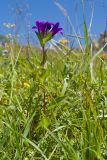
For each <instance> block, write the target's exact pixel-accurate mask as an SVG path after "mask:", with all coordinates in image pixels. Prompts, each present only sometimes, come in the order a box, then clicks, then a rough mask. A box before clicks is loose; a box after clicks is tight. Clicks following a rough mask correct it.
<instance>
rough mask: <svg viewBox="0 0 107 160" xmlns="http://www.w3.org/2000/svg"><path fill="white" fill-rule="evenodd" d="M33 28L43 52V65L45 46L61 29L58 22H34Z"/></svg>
mask: <svg viewBox="0 0 107 160" xmlns="http://www.w3.org/2000/svg"><path fill="white" fill-rule="evenodd" d="M35 24H36V25H35V26H33V27H32V29H35V30H36V31H35V33H36V35H37V37H38V39H39V41H40V44H41V47H42V52H43V62H42V64H43V65H44V63H45V59H46V51H45V44H46V42H48V41H49V40H51V39H52V38H53V37H54V36H55V35H56V34H57V33H59V32H60V31H61V30H62V28H60V27H59V24H60V23H59V22H57V23H55V24H54V23H52V22H48V21H36V22H35Z"/></svg>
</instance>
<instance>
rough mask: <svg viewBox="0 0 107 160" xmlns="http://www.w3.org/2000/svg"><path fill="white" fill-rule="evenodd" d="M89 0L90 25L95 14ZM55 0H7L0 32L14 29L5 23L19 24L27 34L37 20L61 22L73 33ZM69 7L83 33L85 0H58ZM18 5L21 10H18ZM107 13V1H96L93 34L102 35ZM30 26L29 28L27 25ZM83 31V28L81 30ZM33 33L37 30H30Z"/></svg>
mask: <svg viewBox="0 0 107 160" xmlns="http://www.w3.org/2000/svg"><path fill="white" fill-rule="evenodd" d="M84 1H85V17H86V20H87V24H88V25H89V23H90V17H91V13H92V8H91V5H92V1H93V0H84ZM54 2H55V0H3V1H2V2H1V4H0V26H1V27H0V34H7V33H9V32H12V30H10V29H7V28H6V27H4V26H3V23H4V22H5V23H6V22H7V23H8V22H9V23H16V24H17V32H19V33H20V34H23V36H26V33H27V32H28V31H29V30H30V26H32V25H34V22H35V21H36V20H49V21H53V22H57V21H59V22H60V23H61V24H60V25H61V27H63V28H64V33H70V32H72V31H71V27H70V25H69V23H68V22H67V19H66V18H65V16H64V15H63V13H62V12H61V11H60V9H59V8H58V6H56V5H55V3H54ZM57 2H58V3H60V4H61V5H62V6H63V7H64V8H65V9H66V10H67V13H68V15H69V17H70V20H71V22H72V24H73V25H74V28H75V30H76V31H77V30H78V29H80V32H81V34H83V28H82V24H83V14H82V5H81V0H57ZM16 8H17V9H16ZM106 16H107V0H94V16H93V22H92V28H91V33H92V34H96V35H98V34H99V33H100V32H102V31H104V30H105V26H106ZM28 25H29V28H27V26H28ZM77 32H79V31H77ZM30 34H31V35H33V31H32V30H31V31H30Z"/></svg>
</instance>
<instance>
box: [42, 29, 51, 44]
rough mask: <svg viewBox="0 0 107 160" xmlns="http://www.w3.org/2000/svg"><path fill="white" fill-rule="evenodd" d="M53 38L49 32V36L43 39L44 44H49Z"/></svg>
mask: <svg viewBox="0 0 107 160" xmlns="http://www.w3.org/2000/svg"><path fill="white" fill-rule="evenodd" d="M51 38H52V33H51V32H49V33H48V34H46V35H45V36H44V38H43V44H45V43H46V42H48V41H49V40H50V39H51Z"/></svg>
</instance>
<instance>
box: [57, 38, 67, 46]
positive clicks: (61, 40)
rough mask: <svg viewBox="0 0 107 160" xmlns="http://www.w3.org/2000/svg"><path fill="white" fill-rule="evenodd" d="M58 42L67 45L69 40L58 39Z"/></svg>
mask: <svg viewBox="0 0 107 160" xmlns="http://www.w3.org/2000/svg"><path fill="white" fill-rule="evenodd" d="M59 43H60V44H62V45H66V46H67V45H68V43H69V41H68V40H67V39H60V40H59Z"/></svg>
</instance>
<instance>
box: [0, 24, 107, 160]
mask: <svg viewBox="0 0 107 160" xmlns="http://www.w3.org/2000/svg"><path fill="white" fill-rule="evenodd" d="M84 34H85V35H84V36H85V37H86V38H85V41H86V42H85V43H86V48H85V51H84V53H72V54H64V53H63V52H61V51H59V52H58V53H55V52H54V51H48V53H47V63H46V66H45V67H41V65H40V63H41V57H42V56H41V54H40V51H39V50H37V49H36V48H34V47H30V48H29V47H28V46H26V47H21V46H19V45H16V44H14V46H11V47H10V48H11V51H10V53H9V54H8V55H7V56H5V55H4V56H3V55H2V54H0V55H1V56H0V159H1V160H36V159H37V160H39V159H40V160H42V159H43V160H44V159H45V160H106V159H107V126H106V123H107V118H106V117H105V115H107V63H106V62H107V59H105V60H104V59H102V58H100V56H99V52H98V53H97V55H96V56H94V57H92V56H91V51H90V47H89V44H88V43H89V40H88V31H87V26H86V24H85V23H84ZM28 48H29V49H28ZM0 52H2V49H0ZM101 116H102V117H101Z"/></svg>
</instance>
